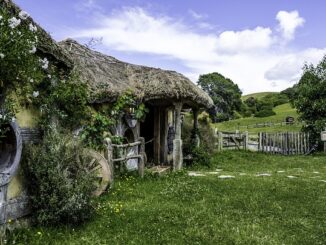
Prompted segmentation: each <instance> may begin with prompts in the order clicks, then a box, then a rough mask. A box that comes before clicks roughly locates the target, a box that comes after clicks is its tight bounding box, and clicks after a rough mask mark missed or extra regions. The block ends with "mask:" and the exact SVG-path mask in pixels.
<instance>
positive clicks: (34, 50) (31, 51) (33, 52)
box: [29, 46, 36, 54]
mask: <svg viewBox="0 0 326 245" xmlns="http://www.w3.org/2000/svg"><path fill="white" fill-rule="evenodd" d="M35 52H36V47H35V46H33V47H32V49H31V50H30V51H29V53H30V54H35Z"/></svg>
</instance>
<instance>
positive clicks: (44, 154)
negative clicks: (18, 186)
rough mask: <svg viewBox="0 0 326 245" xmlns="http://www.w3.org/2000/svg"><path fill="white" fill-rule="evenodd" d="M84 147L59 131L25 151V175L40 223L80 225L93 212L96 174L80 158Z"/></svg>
mask: <svg viewBox="0 0 326 245" xmlns="http://www.w3.org/2000/svg"><path fill="white" fill-rule="evenodd" d="M84 152H85V150H84V148H83V146H82V145H81V144H80V143H79V142H78V141H76V140H73V139H72V137H69V136H67V135H64V134H59V133H57V132H54V133H49V134H47V135H46V136H45V138H44V141H43V142H42V144H40V145H34V146H29V147H28V148H27V150H26V151H25V154H24V164H23V166H24V174H25V176H26V181H27V186H28V191H29V195H30V200H31V207H32V211H33V212H32V213H33V215H34V217H35V221H36V223H37V224H44V225H56V224H60V223H63V224H78V223H81V222H82V221H84V220H86V219H88V218H90V217H91V215H92V211H93V209H92V206H91V202H92V191H93V190H94V187H95V186H94V185H93V184H92V183H95V182H94V176H92V175H91V174H89V172H88V171H87V168H86V166H85V165H86V163H83V161H79V160H78V157H82V156H83V154H85V153H84Z"/></svg>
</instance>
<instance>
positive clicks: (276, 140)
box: [258, 132, 311, 155]
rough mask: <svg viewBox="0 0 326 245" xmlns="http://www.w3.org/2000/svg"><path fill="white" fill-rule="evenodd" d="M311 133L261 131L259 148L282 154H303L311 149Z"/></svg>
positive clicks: (263, 150)
mask: <svg viewBox="0 0 326 245" xmlns="http://www.w3.org/2000/svg"><path fill="white" fill-rule="evenodd" d="M310 148H311V145H310V135H309V133H302V132H286V133H259V144H258V150H259V151H261V152H266V153H271V154H282V155H303V154H306V153H308V152H309V151H310Z"/></svg>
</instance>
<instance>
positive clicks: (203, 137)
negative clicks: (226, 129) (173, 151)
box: [182, 113, 215, 166]
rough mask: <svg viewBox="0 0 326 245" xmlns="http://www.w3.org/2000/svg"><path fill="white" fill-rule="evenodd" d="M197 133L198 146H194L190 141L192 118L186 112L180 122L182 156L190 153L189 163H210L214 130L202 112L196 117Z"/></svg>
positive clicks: (206, 164)
mask: <svg viewBox="0 0 326 245" xmlns="http://www.w3.org/2000/svg"><path fill="white" fill-rule="evenodd" d="M198 127H199V130H198V133H199V138H200V147H199V148H196V147H195V146H194V143H193V141H192V137H193V133H194V132H193V131H194V130H193V118H192V116H191V115H190V114H187V115H186V116H185V118H184V121H183V124H182V140H183V153H184V156H187V155H191V157H192V159H191V160H190V161H189V164H190V165H194V164H196V165H203V166H209V165H210V154H211V153H213V152H214V149H215V144H214V142H215V137H214V130H213V129H212V127H211V124H210V121H209V117H208V116H207V114H205V113H203V114H201V115H200V116H199V119H198Z"/></svg>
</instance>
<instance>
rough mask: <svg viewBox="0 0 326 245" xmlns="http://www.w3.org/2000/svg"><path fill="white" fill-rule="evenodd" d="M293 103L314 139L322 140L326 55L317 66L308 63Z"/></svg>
mask: <svg viewBox="0 0 326 245" xmlns="http://www.w3.org/2000/svg"><path fill="white" fill-rule="evenodd" d="M293 104H294V106H295V108H297V111H298V113H299V114H300V120H302V121H304V122H305V123H306V125H307V126H306V127H305V128H303V129H304V130H305V131H307V132H310V133H311V135H312V139H313V141H316V140H317V141H319V140H320V132H321V131H322V130H324V129H325V128H326V106H325V105H326V56H324V58H323V59H322V60H321V61H320V63H319V64H318V65H317V66H313V65H306V66H305V67H304V69H303V75H302V77H301V79H300V81H299V83H298V84H297V85H296V88H295V96H294V99H293Z"/></svg>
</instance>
